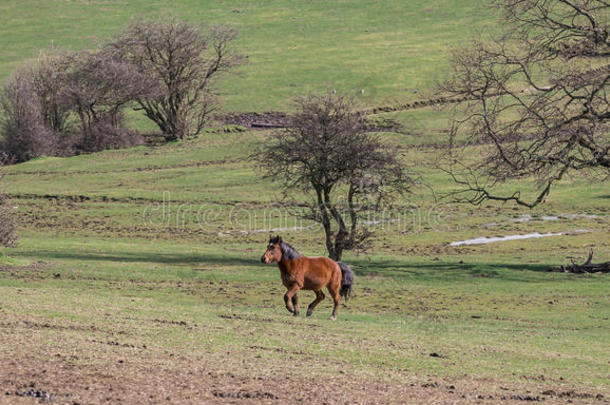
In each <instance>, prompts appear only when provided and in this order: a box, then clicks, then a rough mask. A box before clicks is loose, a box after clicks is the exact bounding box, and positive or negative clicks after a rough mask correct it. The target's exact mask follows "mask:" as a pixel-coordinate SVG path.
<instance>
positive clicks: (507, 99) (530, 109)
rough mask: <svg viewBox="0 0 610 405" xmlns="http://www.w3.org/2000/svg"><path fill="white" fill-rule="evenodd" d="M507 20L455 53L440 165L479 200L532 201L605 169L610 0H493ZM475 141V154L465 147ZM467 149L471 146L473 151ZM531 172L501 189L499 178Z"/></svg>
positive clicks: (468, 196) (608, 167)
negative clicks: (450, 120)
mask: <svg viewBox="0 0 610 405" xmlns="http://www.w3.org/2000/svg"><path fill="white" fill-rule="evenodd" d="M495 4H496V5H497V6H498V7H499V9H500V10H501V12H502V14H501V18H502V23H501V25H503V26H505V27H506V29H505V30H504V32H502V33H501V34H499V35H495V36H493V37H492V38H489V39H477V40H474V41H473V42H472V44H471V45H470V47H468V48H466V49H459V50H456V51H455V52H454V53H453V55H452V63H453V71H452V74H451V76H450V77H449V79H447V80H446V81H445V82H444V83H442V84H441V86H440V87H441V90H442V91H444V92H445V93H446V94H448V95H451V96H454V97H456V98H460V99H461V98H464V99H466V100H467V101H465V102H463V103H462V107H463V108H462V109H461V113H463V115H461V116H460V117H459V118H458V119H456V120H455V122H454V125H453V127H452V131H451V135H452V137H451V142H450V154H449V156H448V157H447V160H446V161H445V162H446V163H447V164H446V165H445V169H446V170H447V171H448V172H449V173H450V174H451V175H452V176H453V178H454V179H455V180H456V181H457V182H458V183H459V184H460V185H462V186H463V187H462V189H461V191H460V192H458V194H459V195H461V196H462V197H463V199H465V200H467V201H470V202H472V203H475V204H480V203H481V202H483V201H485V200H499V201H514V202H516V203H517V204H520V205H524V206H527V207H534V206H536V205H538V204H540V203H541V202H543V201H545V199H546V197H547V196H548V194H549V192H550V191H551V188H552V186H553V185H554V184H555V183H556V182H557V181H559V180H561V179H562V178H564V177H565V176H566V175H568V174H569V173H575V172H581V173H587V175H588V176H590V177H591V178H597V179H600V178H602V179H603V178H605V177H606V176H607V175H608V174H609V173H610V125H609V118H610V107H609V103H608V86H609V83H610V59H609V58H610V27H609V26H608V24H609V22H610V3H608V2H607V1H605V0H496V1H495ZM468 144H474V145H478V146H477V147H476V148H477V151H478V152H480V155H479V159H476V160H475V159H473V158H472V155H470V156H468V155H464V154H463V153H462V152H463V151H464V150H465V148H464V146H465V145H468ZM467 153H471V150H470V151H468V152H467ZM529 177H534V178H535V179H537V184H538V189H537V191H536V192H535V194H534V195H533V196H529V197H528V196H525V195H522V191H523V189H522V188H521V187H519V189H517V190H514V191H511V192H509V193H508V194H502V193H500V192H498V191H496V190H497V188H496V186H499V185H500V184H501V183H504V182H506V181H508V180H514V179H524V178H529Z"/></svg>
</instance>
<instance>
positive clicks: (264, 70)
mask: <svg viewBox="0 0 610 405" xmlns="http://www.w3.org/2000/svg"><path fill="white" fill-rule="evenodd" d="M484 5H485V2H484V1H480V0H471V1H459V0H438V1H435V2H434V3H433V4H430V2H427V1H423V0H417V1H409V2H405V1H400V0H390V1H384V2H383V3H378V2H370V1H363V0H357V1H333V2H332V3H329V2H326V1H322V0H315V1H298V2H294V1H287V0H273V1H260V0H259V1H234V0H231V1H209V0H205V1H194V0H180V1H173V2H171V4H170V3H168V2H165V1H159V0H152V1H148V0H130V1H129V2H126V1H117V0H106V1H85V0H82V1H81V0H77V1H64V0H44V1H42V0H6V1H3V2H1V3H0V22H2V24H0V38H2V45H3V46H2V47H1V48H0V82H1V81H3V80H4V79H5V78H6V77H8V75H9V74H10V73H11V72H12V71H13V70H14V69H15V68H16V67H17V66H19V65H20V64H22V63H23V62H24V61H25V60H35V58H36V57H37V56H38V54H39V52H40V49H45V48H48V47H50V46H56V47H62V48H66V47H67V48H71V49H81V48H91V47H95V45H96V43H98V42H99V41H103V40H105V39H106V38H108V37H109V36H111V35H113V34H114V33H116V32H117V31H118V30H120V29H121V28H122V27H123V26H124V25H125V24H127V23H128V22H129V20H130V19H131V18H133V17H134V16H146V17H152V18H156V17H159V16H165V15H176V16H178V17H181V18H185V19H187V20H189V21H193V22H197V23H208V24H230V25H233V26H235V27H237V28H238V29H239V30H240V32H241V36H240V39H239V41H238V43H237V45H236V46H237V49H238V50H239V51H240V52H242V53H244V54H246V55H248V57H249V58H248V59H249V63H248V65H247V66H245V67H244V68H243V69H241V71H240V74H239V75H237V76H231V77H229V78H228V80H226V81H225V82H224V83H223V84H222V88H221V94H222V95H223V97H224V100H225V101H226V108H227V109H229V110H240V111H264V110H284V109H286V106H287V102H288V101H289V100H291V99H292V98H293V97H295V96H297V95H301V94H303V93H304V92H306V91H310V90H320V89H325V88H336V89H337V90H339V91H344V92H347V93H350V94H353V95H359V98H360V101H361V103H362V104H363V105H378V104H381V103H385V102H392V101H394V100H400V101H405V100H411V99H416V98H417V97H418V94H415V93H413V92H414V91H415V90H418V91H419V92H422V91H425V90H428V89H429V87H430V84H431V83H432V81H433V79H434V78H437V77H439V75H440V73H441V72H442V70H443V69H444V68H445V67H446V66H447V63H446V60H445V59H446V50H447V46H448V45H456V44H459V43H460V42H462V41H463V40H465V39H467V38H468V37H469V35H470V34H471V33H472V32H473V31H474V30H476V29H483V28H485V27H487V26H488V25H489V24H487V23H488V19H486V18H484V16H488V15H490V14H491V10H489V9H488V8H486V7H485V6H484ZM360 89H363V90H364V91H365V92H364V94H363V95H360Z"/></svg>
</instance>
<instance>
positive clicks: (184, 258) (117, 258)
mask: <svg viewBox="0 0 610 405" xmlns="http://www.w3.org/2000/svg"><path fill="white" fill-rule="evenodd" d="M13 256H22V257H37V258H40V259H41V260H45V259H51V260H52V259H58V260H77V261H94V262H95V261H101V262H117V263H158V264H170V265H171V264H173V265H181V264H182V265H186V264H205V263H210V264H216V265H226V266H252V265H256V264H260V259H259V257H258V256H254V257H252V258H245V257H236V256H229V255H222V254H217V255H216V254H208V253H197V254H194V253H154V252H151V253H141V252H139V253H131V252H120V253H116V252H113V253H112V254H105V253H100V252H83V251H79V252H74V253H71V252H56V251H44V250H27V251H25V252H19V253H15V254H13Z"/></svg>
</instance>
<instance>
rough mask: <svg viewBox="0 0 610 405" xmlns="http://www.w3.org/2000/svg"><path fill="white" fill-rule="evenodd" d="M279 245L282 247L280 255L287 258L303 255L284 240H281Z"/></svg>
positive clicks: (298, 257)
mask: <svg viewBox="0 0 610 405" xmlns="http://www.w3.org/2000/svg"><path fill="white" fill-rule="evenodd" d="M280 247H281V249H282V256H285V257H286V258H287V259H288V260H294V259H300V258H301V257H303V255H302V254H301V253H300V252H299V251H298V250H296V249H295V248H293V247H292V246H290V245H289V244H288V243H286V242H282V243H281V244H280Z"/></svg>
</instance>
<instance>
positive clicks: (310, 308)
mask: <svg viewBox="0 0 610 405" xmlns="http://www.w3.org/2000/svg"><path fill="white" fill-rule="evenodd" d="M314 292H315V293H316V299H315V300H313V302H312V303H311V304H309V306H308V307H307V316H311V314H312V312H313V310H314V309H315V307H316V305H318V304H319V303H320V301H322V300H323V299H324V293H323V292H322V290H318V291H314Z"/></svg>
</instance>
